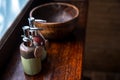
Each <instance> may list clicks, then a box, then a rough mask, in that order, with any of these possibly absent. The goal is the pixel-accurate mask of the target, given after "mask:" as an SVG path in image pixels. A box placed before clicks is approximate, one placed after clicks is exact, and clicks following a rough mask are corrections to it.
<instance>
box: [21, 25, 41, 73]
mask: <svg viewBox="0 0 120 80" xmlns="http://www.w3.org/2000/svg"><path fill="white" fill-rule="evenodd" d="M27 28H28V27H27V26H26V27H24V28H23V31H24V33H25V34H24V37H23V42H22V43H21V45H20V54H21V61H22V65H23V69H24V72H25V73H26V74H28V75H36V74H38V73H39V72H40V71H41V54H42V50H41V49H42V48H41V47H36V46H34V45H33V42H32V40H31V39H30V38H29V31H27ZM28 30H29V29H28ZM26 33H27V34H26Z"/></svg>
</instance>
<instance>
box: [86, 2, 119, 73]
mask: <svg viewBox="0 0 120 80" xmlns="http://www.w3.org/2000/svg"><path fill="white" fill-rule="evenodd" d="M119 61H120V0H89V13H88V23H87V33H86V45H85V62H84V68H85V70H100V71H115V72H116V71H117V72H118V71H120V62H119Z"/></svg>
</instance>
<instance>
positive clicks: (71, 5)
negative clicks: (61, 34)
mask: <svg viewBox="0 0 120 80" xmlns="http://www.w3.org/2000/svg"><path fill="white" fill-rule="evenodd" d="M53 4H61V5H66V6H70V7H72V8H73V9H75V10H76V12H77V13H76V14H75V16H74V17H73V18H72V19H70V20H67V21H64V22H46V23H42V22H41V23H40V24H62V23H67V22H70V21H72V20H74V19H75V18H77V17H78V16H79V9H78V8H77V7H76V6H75V5H73V4H70V3H63V2H50V3H45V4H42V5H39V6H36V7H34V8H33V9H32V10H31V11H30V13H29V16H30V17H34V16H32V13H33V12H34V11H35V10H36V9H38V8H40V7H44V6H48V5H53ZM41 20H42V19H41Z"/></svg>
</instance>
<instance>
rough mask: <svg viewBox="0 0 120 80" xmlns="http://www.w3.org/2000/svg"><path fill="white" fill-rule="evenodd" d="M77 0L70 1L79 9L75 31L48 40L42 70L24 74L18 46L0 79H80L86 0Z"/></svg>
mask: <svg viewBox="0 0 120 80" xmlns="http://www.w3.org/2000/svg"><path fill="white" fill-rule="evenodd" d="M78 2H79V3H78ZM78 2H75V1H73V2H70V3H72V4H75V5H76V6H77V7H79V9H80V16H79V21H78V24H77V26H76V28H75V31H74V32H73V33H72V34H71V36H70V37H68V38H66V39H63V40H61V41H52V40H51V41H49V43H50V45H49V49H48V50H47V52H48V53H47V58H46V59H45V61H43V62H42V71H41V72H40V73H39V74H38V75H35V76H28V75H26V74H25V73H24V71H23V67H22V64H21V59H20V52H19V47H18V48H16V49H15V51H14V55H13V56H12V57H11V61H10V62H9V63H8V66H7V68H6V70H5V71H4V73H3V76H2V80H81V78H82V62H83V53H84V40H85V29H86V28H85V27H86V18H87V1H86V0H81V1H78Z"/></svg>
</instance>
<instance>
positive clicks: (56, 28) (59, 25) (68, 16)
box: [30, 2, 79, 39]
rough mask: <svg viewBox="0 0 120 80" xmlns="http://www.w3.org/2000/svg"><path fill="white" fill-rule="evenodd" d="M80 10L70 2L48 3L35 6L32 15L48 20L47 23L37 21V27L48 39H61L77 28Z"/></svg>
mask: <svg viewBox="0 0 120 80" xmlns="http://www.w3.org/2000/svg"><path fill="white" fill-rule="evenodd" d="M78 16H79V10H78V8H77V7H76V6H74V5H72V4H68V3H60V2H59V3H47V4H43V5H40V6H37V7H35V8H33V9H32V10H31V11H30V17H34V18H35V19H42V20H46V21H47V22H46V23H40V22H37V21H35V23H34V24H35V26H36V27H41V28H43V29H44V30H42V31H40V32H41V33H42V34H43V36H44V37H45V38H47V39H60V38H64V37H66V36H68V35H69V34H70V33H71V32H72V31H73V30H74V28H75V25H76V22H77V20H78Z"/></svg>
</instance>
